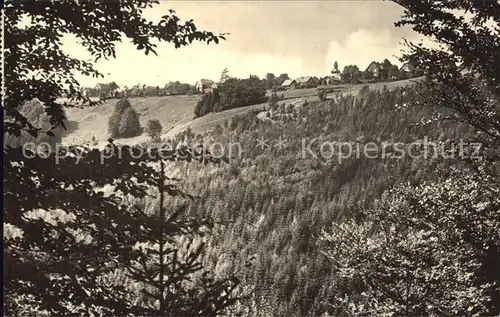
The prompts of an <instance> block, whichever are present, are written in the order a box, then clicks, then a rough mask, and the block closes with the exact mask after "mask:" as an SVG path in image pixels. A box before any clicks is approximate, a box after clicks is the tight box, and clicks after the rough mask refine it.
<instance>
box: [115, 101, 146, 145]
mask: <svg viewBox="0 0 500 317" xmlns="http://www.w3.org/2000/svg"><path fill="white" fill-rule="evenodd" d="M141 130H142V129H141V124H140V123H139V115H138V114H137V112H135V110H134V109H133V108H128V109H126V110H125V112H124V113H123V115H122V117H121V120H120V124H119V126H118V136H120V137H122V138H130V137H134V136H138V135H139V134H141V132H142V131H141Z"/></svg>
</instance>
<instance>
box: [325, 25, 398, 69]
mask: <svg viewBox="0 0 500 317" xmlns="http://www.w3.org/2000/svg"><path fill="white" fill-rule="evenodd" d="M401 49H402V46H401V45H400V44H399V43H398V41H397V40H395V39H394V38H393V36H392V35H391V33H390V32H389V31H383V30H377V31H371V30H368V29H359V30H357V31H355V32H353V33H351V34H349V36H348V37H347V38H346V39H345V41H343V42H339V41H336V40H333V41H331V42H330V44H329V45H328V53H327V56H326V60H325V64H326V65H327V67H329V68H331V67H332V66H333V62H334V61H337V62H338V63H339V68H340V69H341V70H342V68H343V67H344V66H346V65H353V64H354V65H357V66H358V67H359V68H360V69H364V68H365V67H367V66H368V65H369V64H370V62H372V61H382V60H384V59H385V58H387V59H388V60H390V61H391V62H392V63H397V64H399V62H398V60H397V57H399V56H401Z"/></svg>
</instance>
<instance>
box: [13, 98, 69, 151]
mask: <svg viewBox="0 0 500 317" xmlns="http://www.w3.org/2000/svg"><path fill="white" fill-rule="evenodd" d="M45 110H46V108H45V106H44V105H43V104H42V102H40V101H39V100H38V99H33V100H30V101H27V102H26V103H25V104H24V105H22V106H21V108H20V113H21V114H22V115H24V117H25V118H26V119H28V121H29V122H30V123H31V124H32V125H33V126H34V127H35V128H39V129H41V130H40V131H39V132H38V135H37V136H36V137H34V136H33V135H31V134H30V133H29V132H27V131H24V130H23V131H21V135H20V136H15V135H11V134H8V133H5V134H4V144H5V145H8V146H11V147H14V148H16V147H19V146H22V145H24V144H26V143H28V142H33V143H34V144H35V145H39V144H42V143H47V144H48V145H50V147H51V148H52V149H54V148H55V145H56V144H58V143H60V142H61V139H62V134H63V132H64V129H63V128H62V127H57V128H55V129H52V126H53V125H52V124H51V122H50V118H49V116H48V115H47V113H46V112H45ZM62 111H63V115H64V117H66V114H65V112H64V109H62ZM47 131H50V132H51V133H50V135H49V134H47V133H46V132H47Z"/></svg>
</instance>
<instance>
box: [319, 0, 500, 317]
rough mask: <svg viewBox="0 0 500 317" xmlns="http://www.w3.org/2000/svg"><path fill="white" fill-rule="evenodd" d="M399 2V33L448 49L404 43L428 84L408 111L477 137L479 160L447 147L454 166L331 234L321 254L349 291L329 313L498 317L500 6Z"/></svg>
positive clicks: (399, 189) (397, 192)
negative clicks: (403, 28)
mask: <svg viewBox="0 0 500 317" xmlns="http://www.w3.org/2000/svg"><path fill="white" fill-rule="evenodd" d="M395 2H397V3H399V4H400V5H402V6H403V8H404V14H403V17H402V19H401V21H399V22H398V23H397V25H409V26H411V27H412V28H413V29H414V30H415V31H417V32H419V33H421V34H423V35H426V36H430V37H433V38H434V39H436V40H437V42H438V43H440V44H443V45H444V47H445V48H447V50H445V51H443V50H436V49H431V48H425V47H422V46H420V45H413V44H409V48H410V52H409V53H408V54H407V55H406V58H410V59H411V60H412V62H414V63H415V64H416V66H417V67H418V68H420V69H422V70H424V72H425V74H426V77H427V81H426V82H424V89H425V90H424V92H425V93H423V94H421V95H419V96H417V98H415V99H413V100H411V102H410V103H409V105H410V106H412V107H415V108H416V107H422V106H432V107H433V108H434V109H435V112H436V113H435V115H434V116H433V117H432V119H431V121H435V122H439V124H440V125H446V124H448V125H449V124H450V123H449V122H450V121H451V122H453V123H454V124H456V123H457V122H458V123H460V124H462V125H463V124H466V126H468V127H469V129H471V130H473V131H474V133H473V134H472V135H471V136H469V137H468V138H467V139H466V140H467V141H468V142H480V143H481V145H482V149H481V153H480V154H481V155H479V157H475V158H472V157H470V156H469V155H468V154H470V153H468V152H467V151H466V153H465V155H463V154H460V150H459V149H458V147H456V146H452V147H451V148H450V150H451V151H450V152H451V154H455V155H454V157H456V158H458V162H454V164H452V165H451V166H449V165H448V166H446V168H443V169H440V170H438V173H439V174H438V175H439V177H438V179H437V180H434V181H431V182H424V183H421V184H414V185H404V184H403V185H401V184H400V185H398V186H395V187H394V189H393V190H392V191H390V192H388V193H387V194H386V197H385V198H384V199H383V200H381V201H380V203H379V204H378V205H377V206H376V207H375V208H373V209H370V208H368V209H365V210H363V211H362V212H361V213H360V214H359V215H358V217H361V218H362V219H363V221H361V222H359V221H354V220H348V221H346V222H344V223H341V224H339V225H338V224H334V225H333V228H332V229H330V230H327V233H325V234H324V241H325V242H326V246H325V253H326V254H327V255H328V257H329V258H330V259H331V261H332V263H334V264H336V270H337V272H338V276H339V277H341V278H342V280H343V281H344V282H345V283H346V284H347V287H345V288H344V289H343V290H342V292H341V294H343V296H342V297H340V298H337V299H334V301H333V304H332V305H333V306H334V307H336V309H338V310H340V311H348V312H349V313H351V314H354V315H360V314H370V315H372V314H376V315H379V314H385V315H488V316H494V315H498V314H499V313H500V282H499V281H500V275H499V273H498V269H497V268H498V267H500V243H499V242H500V239H499V232H500V218H499V214H500V201H499V197H500V196H499V193H500V85H499V82H500V55H499V54H498V52H500V25H499V23H500V20H499V17H500V4H499V3H498V2H495V1H446V2H437V1H429V2H411V1H399V0H395ZM451 11H453V13H452V12H451ZM465 13H467V15H468V17H467V18H465ZM488 20H489V22H493V23H492V24H491V26H488V25H487V24H486V22H487V21H488ZM457 64H461V65H462V67H463V68H464V71H465V72H464V71H462V72H460V69H459V68H458V66H457ZM458 139H459V137H458V136H455V137H454V138H452V140H451V141H452V142H450V143H451V144H453V143H455V145H456V144H458V142H459V140H458ZM462 141H463V140H462ZM443 143H444V142H440V144H443ZM457 154H458V155H457ZM495 268H496V269H495Z"/></svg>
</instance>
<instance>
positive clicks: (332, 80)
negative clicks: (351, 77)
mask: <svg viewBox="0 0 500 317" xmlns="http://www.w3.org/2000/svg"><path fill="white" fill-rule="evenodd" d="M341 82H342V78H341V77H340V73H334V74H332V75H330V76H325V77H323V78H321V79H320V85H321V86H332V85H337V84H340V83H341Z"/></svg>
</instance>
